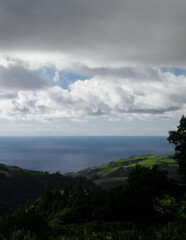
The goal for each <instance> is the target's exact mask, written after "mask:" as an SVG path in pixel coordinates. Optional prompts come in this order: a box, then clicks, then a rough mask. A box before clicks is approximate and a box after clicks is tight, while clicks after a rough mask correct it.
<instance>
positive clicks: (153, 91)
mask: <svg viewBox="0 0 186 240" xmlns="http://www.w3.org/2000/svg"><path fill="white" fill-rule="evenodd" d="M0 70H1V69H0ZM3 70H4V69H3ZM9 70H10V72H12V71H13V70H14V68H13V69H12V68H10V69H9V68H8V69H6V71H7V72H9ZM109 71H111V72H112V74H108V72H109ZM13 72H15V73H16V71H13ZM25 72H26V73H27V74H28V72H29V70H24V71H22V72H21V74H23V76H20V72H19V74H18V76H20V79H21V84H20V86H19V84H18V85H16V84H15V86H14V85H13V86H14V87H13V86H12V85H10V86H9V85H8V84H5V83H6V80H7V79H6V78H5V79H4V80H1V79H0V88H1V89H2V90H1V92H0V117H1V118H8V119H15V118H17V119H25V120H26V119H27V120H31V119H35V120H39V121H46V120H51V119H60V118H66V117H70V118H74V119H77V118H82V117H83V118H87V117H97V116H107V117H111V116H116V117H120V118H129V117H130V118H131V117H132V118H138V119H148V118H153V117H154V116H157V117H159V116H161V117H172V116H176V115H177V116H179V115H180V114H182V113H184V112H185V111H186V104H185V103H186V96H185V92H186V77H185V76H183V75H182V76H176V75H174V74H172V73H169V72H167V73H162V72H161V71H160V70H159V69H157V68H154V69H149V68H147V69H145V68H143V69H141V68H130V69H129V68H127V69H126V68H124V69H117V70H116V69H115V70H109V69H108V70H104V71H103V72H102V71H101V70H100V71H97V75H96V76H94V77H92V78H91V79H87V80H84V81H83V80H78V81H76V82H74V83H72V84H71V85H70V86H69V89H63V88H62V87H61V86H59V85H53V86H52V85H47V84H44V85H42V84H41V85H40V87H38V86H39V85H38V84H36V86H37V88H36V86H35V85H34V84H35V82H34V81H35V79H34V78H31V79H30V78H29V77H28V79H26V80H25V82H24V79H25V76H27V74H25ZM0 73H1V71H0ZM6 74H7V75H9V73H6ZM6 74H5V76H6ZM30 74H33V73H31V72H29V74H28V76H30ZM0 75H1V74H0ZM34 76H35V75H34ZM15 79H16V80H15V81H18V78H17V77H15ZM36 80H37V81H41V83H43V81H44V80H43V79H40V78H39V80H38V77H37V76H36ZM32 81H33V82H32ZM16 83H17V82H16ZM18 83H19V82H18ZM44 83H46V82H45V81H44ZM1 85H2V87H1ZM4 86H5V87H4ZM43 86H45V88H43V89H42V87H43ZM3 87H4V88H3Z"/></svg>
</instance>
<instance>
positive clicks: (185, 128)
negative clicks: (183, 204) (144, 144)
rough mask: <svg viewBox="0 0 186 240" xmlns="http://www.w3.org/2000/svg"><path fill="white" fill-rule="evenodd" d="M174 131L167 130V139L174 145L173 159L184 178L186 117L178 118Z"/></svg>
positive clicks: (185, 170) (185, 176)
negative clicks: (177, 124)
mask: <svg viewBox="0 0 186 240" xmlns="http://www.w3.org/2000/svg"><path fill="white" fill-rule="evenodd" d="M179 123H180V124H179V126H177V130H176V131H169V137H168V138H167V140H168V141H169V142H170V143H173V144H174V145H175V155H174V156H175V159H176V160H177V161H178V164H179V171H180V174H182V175H183V177H184V181H185V180H186V117H185V116H184V115H183V116H182V117H181V119H180V122H179Z"/></svg>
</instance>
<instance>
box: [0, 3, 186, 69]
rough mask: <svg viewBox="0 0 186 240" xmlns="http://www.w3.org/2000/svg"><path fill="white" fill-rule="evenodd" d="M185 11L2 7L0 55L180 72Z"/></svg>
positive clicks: (135, 6) (121, 6)
mask: <svg viewBox="0 0 186 240" xmlns="http://www.w3.org/2000/svg"><path fill="white" fill-rule="evenodd" d="M185 8H186V2H185V0H178V1H173V0H161V1H152V0H151V1H146V0H133V1H131V0H125V1H123V0H115V1H112V0H107V1H106V0H95V1H90V0H89V1H85V0H68V1H65V0H53V1H50V0H33V1H32V2H30V1H25V0H14V1H1V2H0V32H1V35H0V51H1V52H2V53H4V54H7V55H8V54H11V53H12V54H13V53H14V54H15V55H17V56H18V55H19V53H20V52H22V53H23V55H24V53H25V54H26V52H30V53H32V54H33V55H37V54H39V53H40V54H42V53H43V54H45V53H47V54H48V56H49V57H48V59H50V55H51V54H53V53H56V54H58V55H63V56H67V58H73V59H74V61H75V62H76V63H77V62H78V60H79V61H80V62H83V63H84V64H86V63H87V62H89V63H90V62H92V63H93V64H99V65H100V66H107V65H110V66H114V65H125V66H135V65H136V64H137V65H143V66H144V65H148V66H168V67H170V66H184V65H185V64H186V59H185V54H186V49H185V41H186V32H185V24H186V15H185ZM44 61H45V60H44ZM71 61H72V60H71Z"/></svg>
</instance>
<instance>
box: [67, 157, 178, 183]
mask: <svg viewBox="0 0 186 240" xmlns="http://www.w3.org/2000/svg"><path fill="white" fill-rule="evenodd" d="M136 164H139V165H141V166H145V167H149V168H152V167H153V166H154V165H160V166H161V165H163V166H168V167H170V166H174V167H177V166H178V165H177V163H176V161H175V160H174V159H173V157H172V156H168V155H167V156H154V155H141V156H133V157H128V158H123V159H120V160H118V161H115V162H110V163H107V164H103V165H101V166H98V167H94V168H88V169H85V170H82V171H79V172H76V173H73V174H72V176H85V177H87V178H89V179H91V178H92V176H94V178H95V177H97V178H105V177H109V175H110V174H112V173H114V172H116V171H117V170H118V169H120V168H124V169H127V168H129V167H135V166H136Z"/></svg>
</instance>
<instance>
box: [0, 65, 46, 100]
mask: <svg viewBox="0 0 186 240" xmlns="http://www.w3.org/2000/svg"><path fill="white" fill-rule="evenodd" d="M48 85H49V83H48V81H47V80H45V79H44V78H42V77H40V76H38V75H36V74H34V73H32V72H31V71H29V70H27V69H25V68H24V67H22V66H20V65H13V66H9V67H8V68H6V67H3V66H0V88H1V89H7V90H37V89H42V88H45V87H47V86H48ZM7 96H9V97H10V98H11V96H12V95H7ZM0 97H1V96H0Z"/></svg>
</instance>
